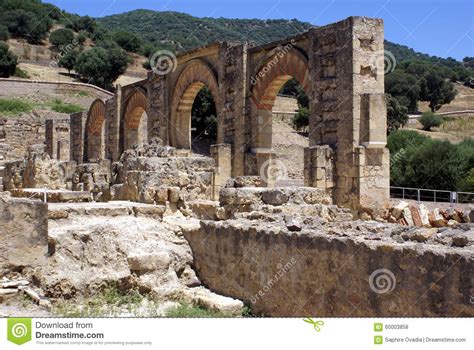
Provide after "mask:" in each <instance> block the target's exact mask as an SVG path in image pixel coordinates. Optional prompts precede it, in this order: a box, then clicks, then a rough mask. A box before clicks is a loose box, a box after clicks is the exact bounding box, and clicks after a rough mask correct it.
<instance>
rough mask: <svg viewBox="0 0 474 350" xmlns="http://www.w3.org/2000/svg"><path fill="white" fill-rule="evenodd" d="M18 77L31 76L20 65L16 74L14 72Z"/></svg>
mask: <svg viewBox="0 0 474 350" xmlns="http://www.w3.org/2000/svg"><path fill="white" fill-rule="evenodd" d="M13 75H14V76H15V77H17V78H22V79H29V78H30V76H29V75H28V73H27V72H25V71H24V70H23V69H21V68H20V67H16V68H15V74H13Z"/></svg>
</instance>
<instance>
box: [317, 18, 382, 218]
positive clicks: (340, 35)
mask: <svg viewBox="0 0 474 350" xmlns="http://www.w3.org/2000/svg"><path fill="white" fill-rule="evenodd" d="M309 35H310V41H311V49H310V52H309V64H310V75H311V84H312V87H311V96H310V126H309V129H310V147H311V146H324V145H327V146H331V148H332V149H333V150H334V154H333V156H332V157H331V159H332V160H331V161H330V162H332V169H333V170H334V173H333V179H334V192H333V194H334V201H335V203H336V204H338V205H342V206H348V207H351V208H352V209H354V210H359V209H362V208H364V207H367V206H380V205H383V204H385V203H388V201H389V191H388V190H389V187H388V183H389V169H388V160H387V159H388V151H386V150H385V144H386V110H385V103H384V97H383V93H384V66H383V62H384V46H383V22H382V20H380V19H373V18H366V17H349V18H347V19H345V20H343V21H341V22H337V23H334V24H331V25H328V26H324V27H319V28H315V29H313V30H311V31H310V33H309ZM368 149H378V151H372V150H368ZM367 156H368V157H367ZM316 158H317V157H316ZM323 163H324V162H323ZM374 167H376V168H374ZM329 168H331V166H330V165H329ZM318 169H320V167H319V165H317V166H316V167H315V169H314V171H313V172H310V171H308V176H310V178H308V183H313V185H314V184H318V185H321V182H320V181H319V175H320V174H319V175H318V176H315V174H317V173H318V172H320V173H321V171H320V170H318ZM369 173H370V175H368V174H369ZM369 179H370V180H369ZM372 189H374V190H372Z"/></svg>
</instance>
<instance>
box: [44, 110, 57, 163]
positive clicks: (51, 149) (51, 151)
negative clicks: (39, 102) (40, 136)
mask: <svg viewBox="0 0 474 350" xmlns="http://www.w3.org/2000/svg"><path fill="white" fill-rule="evenodd" d="M44 132H45V143H46V148H45V152H46V153H48V155H49V157H50V158H51V159H55V154H56V152H55V145H56V133H55V132H54V120H53V119H47V120H46V124H45V128H44Z"/></svg>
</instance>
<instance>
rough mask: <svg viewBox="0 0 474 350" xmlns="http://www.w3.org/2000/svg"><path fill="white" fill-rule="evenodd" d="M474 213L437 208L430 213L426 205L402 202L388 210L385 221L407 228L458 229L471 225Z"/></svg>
mask: <svg viewBox="0 0 474 350" xmlns="http://www.w3.org/2000/svg"><path fill="white" fill-rule="evenodd" d="M472 212H473V211H472V210H465V211H461V210H459V209H452V210H450V211H448V210H441V209H439V208H435V209H433V211H431V212H430V211H429V210H428V208H427V207H426V206H425V205H424V204H420V205H410V204H409V203H407V202H405V201H401V202H400V203H398V204H397V205H395V206H394V207H392V208H390V209H388V210H387V211H386V212H385V215H384V217H383V219H384V220H386V221H387V222H391V223H398V224H401V225H406V226H416V227H436V228H441V227H456V226H457V225H459V224H461V223H470V222H471V215H472V214H471V213H472Z"/></svg>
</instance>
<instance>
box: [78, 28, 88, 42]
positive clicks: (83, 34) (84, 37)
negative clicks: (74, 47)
mask: <svg viewBox="0 0 474 350" xmlns="http://www.w3.org/2000/svg"><path fill="white" fill-rule="evenodd" d="M76 39H77V42H78V44H79V45H84V43H85V42H86V40H87V32H86V31H85V30H81V31H80V32H79V34H77V38H76Z"/></svg>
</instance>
